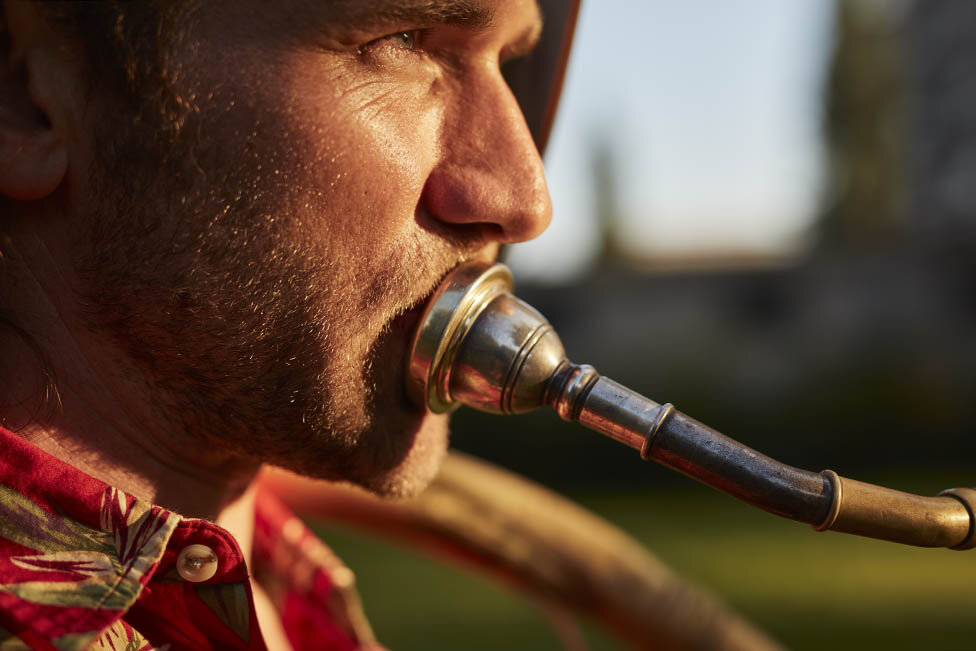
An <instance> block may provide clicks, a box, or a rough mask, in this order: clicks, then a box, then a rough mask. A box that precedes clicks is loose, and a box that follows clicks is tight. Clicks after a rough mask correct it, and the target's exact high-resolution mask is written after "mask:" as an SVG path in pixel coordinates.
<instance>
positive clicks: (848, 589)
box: [316, 479, 976, 651]
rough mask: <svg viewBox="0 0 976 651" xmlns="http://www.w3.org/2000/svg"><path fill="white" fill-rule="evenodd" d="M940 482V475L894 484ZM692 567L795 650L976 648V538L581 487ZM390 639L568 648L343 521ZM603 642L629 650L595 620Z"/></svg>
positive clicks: (697, 498)
mask: <svg viewBox="0 0 976 651" xmlns="http://www.w3.org/2000/svg"><path fill="white" fill-rule="evenodd" d="M886 483H887V484H888V485H891V486H894V487H898V488H903V489H910V490H917V491H918V492H920V493H923V494H934V493H936V492H938V490H939V489H940V487H941V488H945V487H946V486H941V485H940V484H939V483H938V482H937V481H929V480H925V479H919V480H916V481H914V482H913V481H910V480H908V481H906V480H902V481H898V482H890V481H889V482H886ZM572 497H573V498H574V499H575V500H576V501H577V502H579V503H581V504H584V505H585V506H587V507H589V508H590V509H591V510H593V511H596V512H597V513H600V514H601V515H603V516H604V517H605V518H607V519H608V520H611V521H613V522H615V523H616V524H618V525H619V526H621V527H622V528H623V529H625V530H626V531H628V532H630V533H631V534H632V535H633V536H634V537H635V538H637V539H638V540H639V541H641V542H642V543H643V544H644V545H645V546H646V547H647V548H648V549H650V550H652V551H653V552H654V553H656V554H657V555H658V556H659V557H661V558H662V559H664V560H665V561H666V562H667V563H668V564H670V565H671V566H672V567H673V568H674V569H675V570H677V571H678V572H679V573H680V574H681V575H683V576H685V577H687V578H689V579H691V580H692V581H694V582H696V583H697V584H699V585H700V586H704V587H706V588H708V589H710V590H711V591H712V592H713V593H714V594H716V595H718V596H719V597H720V598H721V599H722V600H723V601H725V602H726V603H727V604H729V605H731V606H732V607H733V608H735V609H737V610H738V611H739V612H741V613H742V614H744V615H745V616H746V617H748V618H749V619H750V620H751V621H753V622H754V623H755V624H756V625H757V626H759V627H761V628H763V629H764V630H766V631H767V632H769V633H771V634H772V635H773V636H774V637H775V638H776V639H778V640H779V641H781V642H782V643H783V644H784V645H785V646H787V647H788V648H793V649H817V650H821V649H824V648H827V649H891V650H895V649H906V650H907V649H913V650H914V649H927V650H928V649H956V650H961V649H976V550H974V551H970V552H954V551H949V550H938V549H936V550H927V549H914V548H908V547H903V546H899V545H893V544H889V543H882V542H876V541H872V540H865V539H859V538H854V537H850V536H844V535H841V534H834V533H816V532H814V531H812V530H811V529H810V528H809V527H807V526H805V525H800V524H797V523H793V522H788V521H784V520H781V519H779V518H776V517H774V516H770V515H767V514H765V513H762V512H759V511H756V510H754V509H752V508H751V507H747V506H744V505H741V504H739V503H737V502H734V501H733V500H731V499H730V498H727V497H725V496H722V495H719V494H717V493H715V492H713V491H711V490H709V489H707V488H702V487H698V486H695V485H691V484H689V485H688V486H685V487H682V488H681V489H677V490H676V489H674V488H669V489H654V490H648V491H647V492H645V493H643V494H641V492H640V491H637V490H628V491H626V492H613V493H609V492H607V493H594V492H587V493H580V494H574V495H573V496H572ZM316 529H317V530H318V531H319V532H320V533H321V535H322V536H323V537H324V538H325V539H326V540H327V541H328V542H329V544H330V545H332V546H333V548H334V549H335V550H336V551H337V552H338V553H339V554H340V556H342V557H343V558H344V559H345V560H346V562H347V563H348V564H349V565H350V566H351V567H352V568H353V570H354V571H355V572H356V574H357V577H358V582H359V587H360V592H361V593H362V596H363V600H364V602H365V605H366V611H367V614H368V615H369V617H370V619H371V621H372V622H373V626H374V628H375V630H376V633H377V636H378V637H379V639H380V641H381V642H383V643H385V644H387V645H388V646H389V647H390V648H391V649H394V650H407V649H465V650H472V651H473V650H475V649H557V648H560V645H559V643H558V640H557V639H556V637H555V635H554V633H552V632H551V630H550V629H549V627H548V625H547V623H546V618H545V615H544V614H543V613H542V611H541V610H540V609H539V608H537V607H536V606H535V605H533V604H530V603H528V602H526V601H524V600H522V599H521V598H520V597H518V596H513V595H511V594H509V593H506V592H505V591H504V590H502V589H499V588H497V587H495V586H494V585H492V584H489V583H487V582H485V581H483V580H481V579H477V578H472V577H471V576H470V575H468V574H467V573H466V572H464V571H459V570H455V569H453V568H450V567H445V566H443V565H439V564H437V563H434V562H431V561H430V560H428V559H427V558H424V557H420V556H417V555H415V554H413V553H410V552H407V551H404V550H403V549H396V548H393V547H390V546H389V545H387V544H386V543H382V542H378V541H375V540H373V539H371V538H368V537H364V536H362V535H359V534H353V533H350V532H348V531H344V530H341V529H338V528H335V527H333V526H329V525H321V526H319V525H316ZM585 630H586V633H587V638H588V640H589V642H590V645H591V648H594V649H617V648H622V647H621V646H619V645H617V644H616V643H615V642H614V641H612V640H611V639H609V638H607V637H606V636H604V635H602V634H600V633H597V632H595V631H593V629H592V628H591V627H589V626H587V627H586V628H585Z"/></svg>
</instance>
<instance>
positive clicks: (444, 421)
mask: <svg viewBox="0 0 976 651" xmlns="http://www.w3.org/2000/svg"><path fill="white" fill-rule="evenodd" d="M448 439H449V430H448V415H447V414H433V413H430V412H427V413H425V414H424V416H422V417H421V418H420V419H419V422H418V423H417V426H416V429H415V430H414V433H413V437H412V442H411V445H410V447H409V449H408V450H407V452H406V454H405V456H403V457H402V459H401V460H400V461H399V463H397V464H396V465H395V466H393V467H389V468H386V469H382V470H380V469H376V468H374V469H373V470H372V471H370V472H367V473H365V474H364V475H363V476H360V477H356V478H354V479H353V482H354V483H356V484H358V485H360V486H362V487H363V488H365V489H367V490H369V491H371V492H373V493H376V494H377V495H380V496H383V497H411V496H413V495H417V494H419V493H421V492H422V491H423V490H424V489H425V488H427V486H428V485H429V484H430V483H431V482H432V481H433V480H434V478H435V477H436V476H437V472H438V471H439V470H440V467H441V463H442V462H443V460H444V457H445V456H446V455H447V446H448Z"/></svg>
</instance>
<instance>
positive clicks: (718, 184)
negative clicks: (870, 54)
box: [508, 0, 833, 282]
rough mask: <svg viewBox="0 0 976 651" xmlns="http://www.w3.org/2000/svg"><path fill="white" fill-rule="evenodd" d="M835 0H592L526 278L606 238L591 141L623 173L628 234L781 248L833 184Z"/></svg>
mask: <svg viewBox="0 0 976 651" xmlns="http://www.w3.org/2000/svg"><path fill="white" fill-rule="evenodd" d="M832 20H833V3H831V2H828V1H827V0H788V1H786V2H784V1H783V0H682V1H681V2H674V1H673V0H642V1H641V2H634V1H633V0H589V1H584V2H583V4H582V9H581V12H580V20H579V24H578V27H577V32H576V40H575V41H574V50H573V55H572V59H571V61H570V66H569V69H568V71H567V76H566V85H565V86H564V89H563V96H562V100H561V103H560V107H559V113H558V114H557V117H556V123H555V126H554V131H553V134H552V138H551V139H550V142H549V148H548V151H547V152H546V157H545V164H546V175H547V178H548V180H549V186H550V191H551V193H552V198H553V223H552V226H550V228H549V230H548V231H547V232H546V233H545V234H543V235H542V236H541V237H540V238H539V239H537V240H535V241H533V242H531V243H526V244H519V245H516V246H515V247H513V248H512V250H511V251H510V253H509V258H508V263H509V264H510V266H511V267H512V268H513V270H514V271H515V273H516V276H517V277H531V278H532V279H534V280H541V281H547V280H548V281H555V282H558V281H562V280H567V279H571V278H572V277H574V276H576V275H578V274H580V273H583V272H585V270H586V269H587V268H588V267H589V266H590V264H591V262H592V259H593V256H594V255H595V253H596V249H597V242H598V238H597V233H598V222H597V220H596V218H595V214H594V212H595V211H594V196H593V181H592V177H593V174H592V171H591V169H592V162H591V157H590V154H589V152H590V151H592V142H593V141H594V140H595V139H596V138H602V139H604V140H605V142H606V143H607V145H608V146H609V147H610V149H611V151H612V153H613V156H614V159H615V160H614V167H615V169H616V170H617V174H616V175H615V183H616V186H617V195H616V200H617V204H618V208H619V213H620V215H621V217H622V220H623V223H622V231H623V232H624V233H625V234H626V238H625V241H624V242H622V245H623V246H624V247H625V248H627V249H628V250H629V251H630V252H632V253H634V254H636V255H639V256H643V257H647V256H651V257H652V258H653V259H661V260H665V259H670V258H679V257H695V258H699V257H707V256H709V255H715V254H730V253H731V254H736V253H746V254H760V255H767V254H768V255H776V256H778V255H783V254H786V253H789V252H790V251H793V250H796V249H797V248H798V247H800V246H801V245H802V243H803V241H804V235H805V233H806V231H807V229H808V227H809V225H810V223H811V220H812V218H813V217H814V216H815V214H816V211H817V209H818V202H819V200H820V193H821V187H822V181H823V160H824V152H823V147H822V143H821V136H820V133H821V115H822V95H823V80H824V73H825V66H826V63H827V61H828V59H829V56H830V52H831V48H832Z"/></svg>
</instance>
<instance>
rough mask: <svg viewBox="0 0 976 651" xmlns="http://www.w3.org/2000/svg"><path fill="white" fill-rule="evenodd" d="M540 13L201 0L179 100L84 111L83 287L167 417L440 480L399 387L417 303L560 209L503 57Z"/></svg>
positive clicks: (387, 482) (527, 34) (226, 442)
mask: <svg viewBox="0 0 976 651" xmlns="http://www.w3.org/2000/svg"><path fill="white" fill-rule="evenodd" d="M539 29H540V24H539V15H538V10H537V8H536V5H535V2H534V0H469V1H464V2H462V1H460V0H446V1H444V2H430V1H427V0H331V1H329V0H281V1H279V2H277V3H271V4H269V3H265V2H259V1H258V0H238V1H235V2H228V3H211V2H206V3H202V8H201V9H200V10H199V12H198V14H197V22H196V23H194V26H193V27H192V28H191V30H190V32H189V33H188V37H187V39H186V43H185V47H183V48H182V49H181V50H180V51H179V52H177V53H176V55H175V58H174V60H173V61H172V62H171V66H172V69H171V70H169V71H168V77H169V80H170V88H169V95H168V104H167V111H168V116H169V118H168V119H167V120H160V123H159V124H155V123H153V120H152V119H151V118H149V117H147V116H145V115H144V116H142V117H141V118H140V119H139V120H137V121H132V124H128V123H124V121H123V122H119V123H109V122H108V121H109V120H111V119H112V118H110V116H109V115H107V114H106V113H105V112H104V111H102V110H100V109H94V110H93V111H92V120H93V122H94V129H95V131H96V133H97V134H99V137H98V138H97V139H96V143H95V146H96V151H97V152H99V153H96V154H95V158H96V159H97V160H100V161H101V163H98V164H96V165H95V169H96V173H95V174H94V178H93V179H89V178H88V176H86V172H79V171H78V170H77V169H75V170H73V171H72V178H71V182H72V183H73V185H74V187H75V188H76V189H75V190H73V191H74V192H79V191H80V189H81V188H86V187H89V186H90V187H92V188H93V190H92V191H91V193H90V196H89V197H88V198H87V199H85V205H86V214H87V215H88V216H89V217H88V218H87V221H86V224H87V227H88V228H87V230H86V232H87V234H88V237H87V238H86V239H85V242H86V243H85V244H83V245H81V246H80V248H79V268H80V269H81V270H82V277H83V279H84V281H83V284H82V294H83V295H84V297H85V301H86V303H87V305H88V309H87V313H86V314H87V318H88V319H90V321H91V323H92V324H93V325H94V326H95V331H96V332H98V333H100V334H99V336H104V337H107V338H109V340H110V341H111V342H112V346H113V347H116V348H117V349H118V350H119V351H120V352H121V353H122V354H121V355H120V358H121V359H126V360H131V361H132V364H133V365H134V366H133V370H134V371H135V372H136V373H137V374H138V375H139V377H140V378H144V380H145V382H146V384H147V386H148V387H149V388H150V389H151V390H152V391H153V392H154V393H153V395H155V396H157V397H156V398H155V399H154V405H153V409H154V410H155V411H154V414H153V416H152V417H153V419H155V420H157V421H158V420H159V419H164V420H165V421H166V422H168V423H171V424H172V426H174V427H178V428H180V429H181V430H184V431H187V432H189V433H190V434H191V435H192V436H194V437H196V438H199V439H203V440H206V441H208V442H210V443H211V444H213V445H214V446H216V449H225V450H226V451H227V452H228V453H230V454H232V455H236V456H237V457H239V458H241V459H243V460H252V461H253V460H261V461H268V462H272V463H276V464H279V465H283V466H286V467H289V468H291V469H294V470H297V471H299V472H302V473H306V474H310V475H315V476H320V477H326V478H338V479H348V480H351V481H354V482H357V483H361V484H364V485H366V486H368V487H371V488H373V489H375V490H378V491H381V492H388V493H401V492H410V491H413V490H416V489H417V488H420V487H422V486H423V485H424V484H425V483H426V481H427V480H428V479H429V478H430V477H431V476H432V475H433V473H434V471H435V470H436V468H437V463H438V462H439V460H440V458H441V456H442V455H443V452H444V449H445V448H446V439H447V431H446V430H447V423H446V419H445V418H444V417H441V416H434V415H431V414H428V413H425V412H424V411H423V410H420V409H418V408H417V407H415V406H413V405H411V404H409V402H408V401H407V399H406V397H405V393H404V389H403V380H402V375H403V365H404V356H405V355H406V352H407V347H408V344H409V338H410V334H411V331H412V327H413V325H414V324H415V322H416V318H417V308H419V307H420V306H421V305H422V302H423V300H424V299H425V298H426V297H427V296H429V294H430V292H431V291H432V290H433V289H434V287H435V286H436V285H437V283H438V282H439V280H440V279H441V278H442V277H443V276H444V274H445V273H446V272H447V271H448V270H450V269H451V268H453V267H454V266H456V265H457V264H458V263H459V262H461V261H463V260H466V259H471V258H483V259H490V258H492V257H493V256H494V255H495V254H496V252H497V247H498V244H499V243H502V242H512V241H518V240H523V239H528V238H531V237H534V236H535V235H537V234H538V233H539V232H541V231H542V230H543V229H544V228H545V226H546V225H547V223H548V220H549V216H550V204H549V198H548V194H547V191H546V188H545V181H544V178H543V174H542V169H541V164H540V161H539V158H538V154H537V152H536V150H535V147H534V145H533V144H532V141H531V138H530V136H529V133H528V131H527V129H526V127H525V124H524V122H523V120H522V117H521V114H520V113H519V111H518V107H517V105H516V103H515V100H514V99H513V97H512V96H511V94H510V92H509V91H508V89H507V87H506V85H505V83H504V81H503V79H502V77H501V75H500V72H499V61H500V60H504V59H505V58H507V57H509V56H513V55H517V54H519V53H521V52H523V51H525V50H526V49H528V48H529V47H531V45H532V44H533V42H534V40H535V39H536V38H537V36H538V32H539ZM173 116H176V117H175V118H174V117H173ZM92 181H93V182H92ZM161 438H165V437H161ZM162 442H163V443H164V444H165V442H166V441H165V440H164V441H162ZM177 452H178V451H177Z"/></svg>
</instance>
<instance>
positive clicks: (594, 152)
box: [588, 127, 628, 268]
mask: <svg viewBox="0 0 976 651" xmlns="http://www.w3.org/2000/svg"><path fill="white" fill-rule="evenodd" d="M588 154H589V155H588V159H589V161H590V171H591V178H592V180H593V214H594V216H595V217H596V219H597V223H598V224H599V227H600V230H599V237H600V247H599V249H598V253H597V257H596V261H595V262H596V264H597V265H598V266H600V267H603V268H607V267H620V266H622V265H624V264H625V263H626V259H627V255H628V253H627V250H626V249H625V248H624V247H623V246H622V242H623V241H624V240H623V238H624V237H625V235H624V233H625V227H624V224H623V215H622V213H621V208H620V194H619V192H620V188H619V184H618V182H617V174H618V173H619V169H618V155H617V151H616V149H615V147H614V142H613V138H612V137H611V135H610V132H609V131H608V130H607V129H606V128H605V127H595V128H593V129H591V130H590V137H589V152H588Z"/></svg>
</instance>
